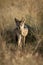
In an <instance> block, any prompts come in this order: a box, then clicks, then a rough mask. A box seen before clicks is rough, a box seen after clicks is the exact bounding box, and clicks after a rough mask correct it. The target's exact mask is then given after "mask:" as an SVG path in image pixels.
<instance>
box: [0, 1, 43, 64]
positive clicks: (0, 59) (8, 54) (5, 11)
mask: <svg viewBox="0 0 43 65" xmlns="http://www.w3.org/2000/svg"><path fill="white" fill-rule="evenodd" d="M22 16H23V17H25V18H26V24H28V25H29V26H30V27H31V28H32V30H34V32H33V31H31V32H30V33H31V34H30V36H29V35H28V36H27V40H26V47H25V48H24V49H23V50H22V51H21V50H20V51H19V50H18V47H17V45H16V44H15V42H14V37H13V36H12V34H13V35H14V32H13V31H14V28H15V21H14V18H15V17H17V18H18V19H21V17H22ZM7 31H9V33H7ZM9 34H10V35H11V37H10V36H9ZM33 36H35V38H36V40H34V37H33ZM12 37H13V40H12ZM40 39H41V41H40ZM39 41H40V44H39V45H37V44H38V43H39ZM36 45H37V46H38V47H36ZM34 51H35V55H32V53H33V52H34ZM0 65H43V0H41V1H40V0H37V1H36V0H0Z"/></svg>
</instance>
